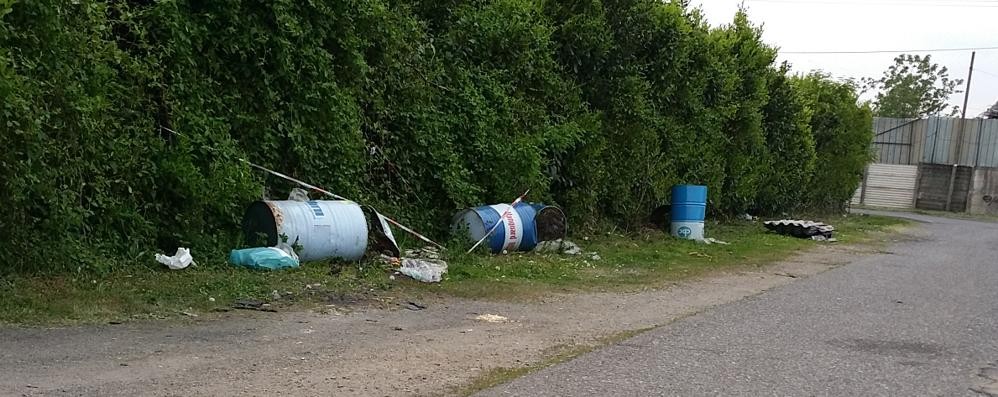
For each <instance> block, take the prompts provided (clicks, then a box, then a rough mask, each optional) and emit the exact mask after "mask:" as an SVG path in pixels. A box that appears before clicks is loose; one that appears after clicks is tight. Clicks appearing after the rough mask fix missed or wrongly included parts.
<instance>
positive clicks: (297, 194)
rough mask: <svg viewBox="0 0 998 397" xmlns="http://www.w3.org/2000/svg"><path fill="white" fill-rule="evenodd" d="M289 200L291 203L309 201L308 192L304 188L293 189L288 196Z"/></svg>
mask: <svg viewBox="0 0 998 397" xmlns="http://www.w3.org/2000/svg"><path fill="white" fill-rule="evenodd" d="M288 200H290V201H308V200H311V199H310V198H308V190H305V189H302V188H297V187H296V188H292V189H291V194H289V195H288Z"/></svg>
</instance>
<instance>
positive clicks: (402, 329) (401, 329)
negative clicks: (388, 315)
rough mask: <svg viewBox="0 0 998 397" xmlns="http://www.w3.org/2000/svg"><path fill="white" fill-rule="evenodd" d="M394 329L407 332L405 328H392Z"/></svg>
mask: <svg viewBox="0 0 998 397" xmlns="http://www.w3.org/2000/svg"><path fill="white" fill-rule="evenodd" d="M392 329H394V330H396V331H404V330H405V328H402V327H392Z"/></svg>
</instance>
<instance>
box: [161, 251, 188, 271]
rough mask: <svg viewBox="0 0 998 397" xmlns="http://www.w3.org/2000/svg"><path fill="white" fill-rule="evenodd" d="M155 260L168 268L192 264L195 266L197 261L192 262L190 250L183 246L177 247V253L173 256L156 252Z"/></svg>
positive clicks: (181, 267)
mask: <svg viewBox="0 0 998 397" xmlns="http://www.w3.org/2000/svg"><path fill="white" fill-rule="evenodd" d="M156 262H159V263H162V264H164V265H166V267H168V268H170V270H180V269H184V268H186V267H187V266H190V265H192V264H193V265H194V266H197V263H194V257H192V256H191V250H189V249H187V248H184V247H180V248H177V253H176V254H174V255H173V256H166V255H163V254H156Z"/></svg>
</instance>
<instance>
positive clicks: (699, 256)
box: [689, 251, 713, 258]
mask: <svg viewBox="0 0 998 397" xmlns="http://www.w3.org/2000/svg"><path fill="white" fill-rule="evenodd" d="M689 255H690V256H695V257H697V258H713V257H712V256H710V255H708V254H705V253H703V252H699V251H693V252H690V253H689Z"/></svg>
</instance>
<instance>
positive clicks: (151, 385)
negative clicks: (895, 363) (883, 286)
mask: <svg viewBox="0 0 998 397" xmlns="http://www.w3.org/2000/svg"><path fill="white" fill-rule="evenodd" d="M871 251H872V248H870V247H866V248H857V247H856V246H846V245H821V246H818V247H816V248H815V249H813V250H811V251H810V252H807V253H805V254H801V255H799V256H797V257H796V258H794V259H792V260H789V261H785V262H782V263H778V264H775V265H772V266H766V267H761V268H753V269H750V270H746V269H736V270H731V271H727V272H718V273H715V274H712V275H709V276H706V277H702V278H699V279H695V280H688V281H682V282H678V283H673V284H671V285H667V286H663V287H661V288H659V289H648V290H646V291H643V292H638V293H585V294H554V295H551V296H549V297H547V298H544V299H542V300H540V301H537V302H531V303H509V302H489V301H476V300H463V299H454V298H447V299H440V300H431V301H420V302H419V303H418V304H416V305H412V304H409V303H407V302H405V301H404V300H403V302H400V303H399V304H397V305H385V306H391V307H395V308H396V309H395V310H383V309H380V308H377V307H373V306H369V305H365V304H364V303H368V302H369V299H370V297H363V296H347V295H343V296H339V295H336V296H332V295H331V296H329V303H330V304H329V307H328V308H326V309H319V310H316V311H311V312H297V313H284V312H280V313H268V312H254V311H231V312H227V313H223V314H219V316H218V318H216V319H212V320H206V321H194V322H193V323H173V324H165V323H155V322H150V323H135V324H123V325H106V326H91V327H74V328H52V329H35V328H31V329H29V328H10V329H2V330H0V373H3V374H4V375H3V376H2V377H0V394H2V395H21V394H24V395H53V394H55V395H94V394H100V395H125V396H133V395H184V396H193V395H210V396H225V395H277V394H280V395H337V396H347V395H357V396H372V395H377V396H396V395H429V394H447V393H453V391H454V390H459V389H460V388H462V387H464V386H466V385H469V384H471V383H472V382H473V381H474V380H475V379H476V378H478V377H479V376H481V375H482V374H485V373H487V372H489V371H491V370H494V369H498V368H518V367H525V366H528V365H531V364H536V363H540V362H543V361H544V360H545V359H547V358H548V357H547V356H548V355H549V354H550V352H551V351H552V349H556V348H560V347H565V346H569V347H571V346H575V347H585V346H592V345H596V344H598V343H599V341H600V340H601V339H605V338H607V337H610V336H612V335H618V334H620V333H622V332H627V331H633V330H640V329H647V328H651V327H657V326H661V325H664V324H667V323H669V322H671V321H674V320H676V319H678V318H682V317H684V316H687V315H690V314H693V313H697V312H700V311H703V310H706V309H708V308H711V307H714V306H717V305H721V304H725V303H729V302H733V301H737V300H740V299H743V298H745V297H748V296H751V295H755V294H759V293H762V292H764V291H766V290H769V289H772V288H775V287H779V286H781V285H785V284H788V283H791V282H794V281H795V280H799V279H801V278H804V277H807V276H810V275H814V274H816V273H820V272H823V271H826V270H828V269H831V268H834V267H836V266H838V264H843V263H848V262H850V261H851V260H853V259H855V258H857V257H858V256H860V255H864V254H866V253H869V252H871ZM788 275H793V276H794V277H788ZM403 304H404V305H408V306H412V307H408V306H405V307H404V306H402V305H403ZM343 306H349V307H350V309H349V310H341V309H340V308H342V307H343ZM382 307H384V306H382ZM420 307H422V308H420ZM406 308H408V309H409V310H405V309H406ZM489 315H494V316H502V317H504V318H505V319H504V321H495V322H489V321H482V320H481V319H483V318H486V319H494V318H499V317H493V316H489ZM476 319H477V320H476Z"/></svg>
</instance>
